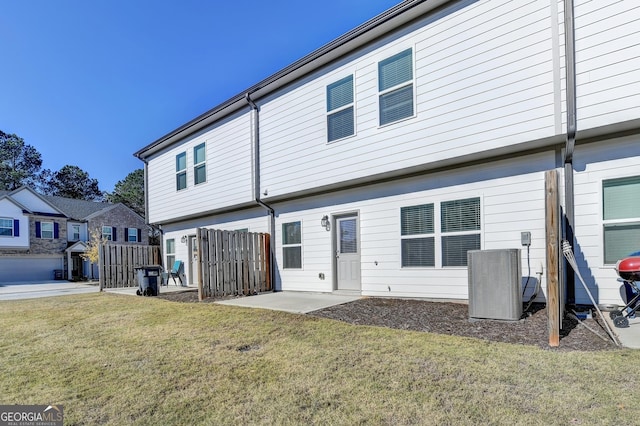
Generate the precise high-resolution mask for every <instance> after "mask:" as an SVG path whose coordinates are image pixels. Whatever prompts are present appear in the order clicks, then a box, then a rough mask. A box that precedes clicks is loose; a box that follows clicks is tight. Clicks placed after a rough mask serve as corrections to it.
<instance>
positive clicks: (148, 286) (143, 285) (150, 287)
mask: <svg viewBox="0 0 640 426" xmlns="http://www.w3.org/2000/svg"><path fill="white" fill-rule="evenodd" d="M135 269H136V272H137V278H138V290H137V291H136V294H137V295H138V296H157V295H158V284H159V281H160V273H161V272H162V266H159V265H144V266H139V267H137V268H135Z"/></svg>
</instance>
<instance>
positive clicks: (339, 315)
mask: <svg viewBox="0 0 640 426" xmlns="http://www.w3.org/2000/svg"><path fill="white" fill-rule="evenodd" d="M158 297H159V298H162V299H166V300H172V301H177V302H187V303H210V302H214V301H215V299H206V300H205V301H204V302H198V293H197V292H194V291H186V292H180V293H164V294H161V295H160V296H158ZM468 314H469V307H468V305H466V304H463V303H447V302H429V301H424V300H411V299H390V298H375V297H365V298H362V299H358V300H356V301H354V302H350V303H345V304H342V305H336V306H332V307H330V308H326V309H321V310H319V311H314V312H311V313H310V314H308V315H311V316H315V317H322V318H330V319H334V320H339V321H343V322H347V323H350V324H355V325H373V326H380V327H389V328H395V329H400V330H414V331H424V332H429V333H438V334H448V335H454V336H464V337H473V338H476V339H484V340H489V341H493V342H504V343H514V344H522V345H531V346H538V347H540V348H544V349H551V350H560V351H602V350H614V349H617V346H616V345H615V344H614V343H613V342H612V341H611V340H610V339H609V338H608V337H607V333H606V331H605V329H604V328H603V327H604V326H603V325H602V323H601V321H600V320H595V319H591V318H589V319H586V320H583V321H582V322H583V324H580V323H579V322H578V321H576V320H575V319H572V318H570V317H568V318H565V319H564V321H563V329H562V330H561V331H560V346H558V347H557V348H552V347H550V346H549V335H548V332H547V310H546V308H545V305H544V304H533V305H532V306H531V308H530V309H529V311H528V312H527V313H526V314H525V315H523V317H524V318H523V319H521V320H520V321H496V320H471V321H470V320H469V315H468ZM594 314H596V312H594ZM605 315H606V313H605ZM585 326H588V327H589V328H591V329H593V330H596V331H597V332H598V333H599V334H600V336H602V337H599V336H597V335H596V334H594V333H593V332H592V331H590V330H589V329H587V327H585Z"/></svg>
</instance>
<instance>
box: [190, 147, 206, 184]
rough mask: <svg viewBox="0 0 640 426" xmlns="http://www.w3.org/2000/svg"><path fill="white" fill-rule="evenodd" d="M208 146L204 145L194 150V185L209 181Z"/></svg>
mask: <svg viewBox="0 0 640 426" xmlns="http://www.w3.org/2000/svg"><path fill="white" fill-rule="evenodd" d="M205 148H206V146H205V144H204V143H201V144H200V145H198V146H196V147H195V148H193V184H194V185H198V184H201V183H204V182H206V181H207V164H206V162H205V161H206V149H205Z"/></svg>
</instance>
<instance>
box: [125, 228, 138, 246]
mask: <svg viewBox="0 0 640 426" xmlns="http://www.w3.org/2000/svg"><path fill="white" fill-rule="evenodd" d="M131 231H134V240H133V241H131ZM127 242H128V243H139V242H140V241H138V228H127Z"/></svg>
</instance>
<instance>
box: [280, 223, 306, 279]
mask: <svg viewBox="0 0 640 426" xmlns="http://www.w3.org/2000/svg"><path fill="white" fill-rule="evenodd" d="M301 225H302V223H301V222H289V223H283V224H282V258H283V268H284V269H302V226H301Z"/></svg>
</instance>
